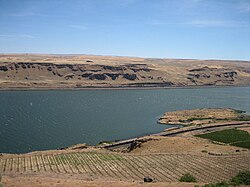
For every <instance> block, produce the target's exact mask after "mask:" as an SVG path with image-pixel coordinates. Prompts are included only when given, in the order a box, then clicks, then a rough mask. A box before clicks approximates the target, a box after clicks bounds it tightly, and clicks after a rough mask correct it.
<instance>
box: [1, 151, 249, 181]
mask: <svg viewBox="0 0 250 187" xmlns="http://www.w3.org/2000/svg"><path fill="white" fill-rule="evenodd" d="M249 169H250V155H249V154H248V153H246V154H241V155H229V156H211V155H198V154H197V155H191V154H190V155H189V154H152V155H133V154H118V153H100V152H72V153H63V154H44V153H42V154H41V153H38V154H23V155H15V156H1V157H0V174H2V175H6V174H7V175H8V174H12V173H15V174H18V173H20V174H21V173H22V174H33V173H34V174H35V173H40V174H42V173H58V174H59V173H66V174H67V173H68V174H85V175H88V176H95V177H98V176H100V177H112V178H116V179H122V180H140V181H141V180H142V179H143V177H145V176H150V177H152V178H154V179H155V180H156V181H169V182H171V181H178V180H179V178H180V177H181V176H182V175H183V174H185V173H187V172H188V173H191V174H192V175H194V176H195V177H196V178H197V180H198V181H200V182H214V181H221V180H227V179H229V178H231V177H233V176H235V175H236V174H237V173H238V172H239V171H242V170H249Z"/></svg>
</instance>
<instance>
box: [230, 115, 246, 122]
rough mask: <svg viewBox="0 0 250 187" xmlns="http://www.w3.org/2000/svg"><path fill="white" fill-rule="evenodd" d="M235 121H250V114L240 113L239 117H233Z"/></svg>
mask: <svg viewBox="0 0 250 187" xmlns="http://www.w3.org/2000/svg"><path fill="white" fill-rule="evenodd" d="M232 120H233V121H250V116H248V115H240V116H238V117H237V118H233V119H232Z"/></svg>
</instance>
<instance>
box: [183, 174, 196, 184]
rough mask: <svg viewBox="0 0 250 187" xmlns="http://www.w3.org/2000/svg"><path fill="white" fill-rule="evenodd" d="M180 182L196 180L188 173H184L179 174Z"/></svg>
mask: <svg viewBox="0 0 250 187" xmlns="http://www.w3.org/2000/svg"><path fill="white" fill-rule="evenodd" d="M179 181H180V182H197V180H196V178H195V177H194V176H193V175H191V174H190V173H186V174H184V175H182V176H181V178H180V180H179Z"/></svg>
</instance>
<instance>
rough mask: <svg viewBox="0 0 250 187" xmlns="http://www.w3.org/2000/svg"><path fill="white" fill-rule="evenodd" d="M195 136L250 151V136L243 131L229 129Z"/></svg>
mask: <svg viewBox="0 0 250 187" xmlns="http://www.w3.org/2000/svg"><path fill="white" fill-rule="evenodd" d="M195 136H197V137H200V138H205V139H209V140H213V141H217V142H223V143H227V144H230V145H234V146H238V147H244V148H248V149H250V134H249V133H248V132H246V131H243V130H238V129H227V130H222V131H217V132H211V133H207V134H200V135H195Z"/></svg>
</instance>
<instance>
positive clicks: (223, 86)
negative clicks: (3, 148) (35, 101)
mask: <svg viewBox="0 0 250 187" xmlns="http://www.w3.org/2000/svg"><path fill="white" fill-rule="evenodd" d="M245 87H250V85H213V86H209V85H205V86H166V87H165V86H152V87H146V86H114V87H112V86H111V87H110V86H107V87H96V86H93V87H89V86H86V87H36V88H35V87H13V88H10V87H9V88H0V91H82V90H162V89H200V88H245Z"/></svg>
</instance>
